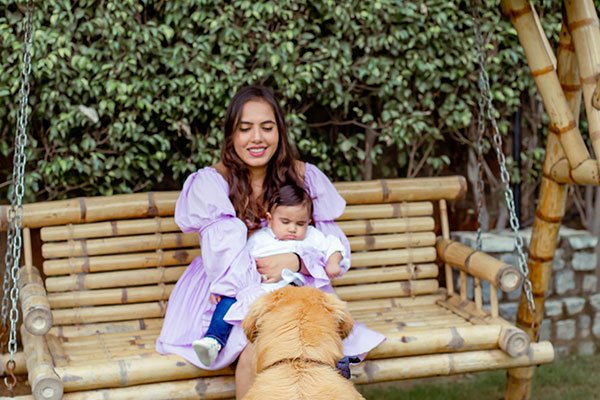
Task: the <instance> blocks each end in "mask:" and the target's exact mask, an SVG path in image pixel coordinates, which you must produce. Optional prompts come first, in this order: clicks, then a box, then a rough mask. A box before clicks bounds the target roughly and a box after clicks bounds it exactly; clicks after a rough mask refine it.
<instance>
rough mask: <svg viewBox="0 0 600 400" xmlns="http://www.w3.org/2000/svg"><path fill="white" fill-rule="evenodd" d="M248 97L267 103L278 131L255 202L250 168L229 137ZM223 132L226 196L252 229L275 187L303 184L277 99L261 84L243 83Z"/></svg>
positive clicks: (234, 98)
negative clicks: (261, 187)
mask: <svg viewBox="0 0 600 400" xmlns="http://www.w3.org/2000/svg"><path fill="white" fill-rule="evenodd" d="M250 100H259V101H264V102H265V103H267V104H269V105H270V106H271V108H272V109H273V113H274V114H275V123H276V124H277V131H278V132H279V143H278V145H277V150H275V153H274V154H273V157H271V159H270V160H269V163H268V165H267V174H266V176H265V181H264V183H263V194H262V196H261V198H260V199H259V201H258V204H257V202H255V201H254V200H252V199H253V197H252V186H251V185H250V171H249V170H248V167H247V166H246V164H245V163H244V162H243V161H242V160H241V159H240V157H239V156H238V155H237V153H236V152H235V148H234V145H233V136H234V134H235V132H236V130H237V128H238V126H239V124H240V119H241V117H242V111H243V109H244V104H246V102H248V101H250ZM224 131H225V138H224V140H223V147H222V150H221V162H222V163H223V165H224V166H225V167H226V168H227V183H229V199H230V200H231V202H232V203H233V207H234V208H235V212H236V214H237V216H238V217H239V218H240V219H241V220H242V221H244V222H245V223H246V225H248V227H249V228H251V229H254V228H257V227H258V225H259V223H260V220H261V218H264V217H265V213H266V210H265V209H266V207H267V204H268V200H269V199H270V198H272V197H273V195H274V194H275V192H276V191H277V190H278V189H279V187H281V186H283V185H285V184H290V183H292V184H296V185H298V186H300V187H304V182H303V179H302V177H301V176H300V173H299V171H297V169H296V160H297V155H296V151H295V149H294V148H293V147H292V145H291V144H290V142H289V141H288V137H287V127H286V124H285V119H284V117H283V111H282V110H281V107H280V106H279V103H278V102H277V99H275V96H273V93H271V91H270V90H269V89H267V88H265V87H263V86H258V85H254V86H246V87H244V88H242V89H240V91H238V92H237V93H236V94H235V96H233V99H231V103H230V104H229V107H228V108H227V112H226V114H225V124H224Z"/></svg>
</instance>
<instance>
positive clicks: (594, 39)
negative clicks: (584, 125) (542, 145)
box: [565, 0, 600, 169]
mask: <svg viewBox="0 0 600 400" xmlns="http://www.w3.org/2000/svg"><path fill="white" fill-rule="evenodd" d="M565 9H566V12H567V20H568V24H569V32H570V33H571V36H572V38H573V45H574V46H575V54H576V55H577V62H578V65H579V73H580V75H581V84H582V85H583V98H584V101H585V110H586V115H587V121H588V126H589V129H588V130H589V132H590V139H591V142H592V147H593V148H594V153H596V158H597V159H598V160H599V161H600V110H598V109H596V108H594V106H593V105H592V99H593V96H594V91H595V90H596V85H597V82H598V81H599V79H600V29H599V28H598V15H597V13H596V7H595V6H594V1H593V0H577V1H573V0H567V1H565ZM598 169H600V164H599V165H598Z"/></svg>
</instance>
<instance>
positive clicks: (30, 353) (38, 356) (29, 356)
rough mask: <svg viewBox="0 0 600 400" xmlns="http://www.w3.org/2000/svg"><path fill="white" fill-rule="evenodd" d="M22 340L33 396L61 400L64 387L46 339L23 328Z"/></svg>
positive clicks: (48, 399)
mask: <svg viewBox="0 0 600 400" xmlns="http://www.w3.org/2000/svg"><path fill="white" fill-rule="evenodd" d="M21 338H22V340H23V350H24V353H25V357H26V364H27V371H28V380H29V384H30V385H31V392H32V393H33V396H34V397H35V398H36V399H38V400H39V399H44V400H59V399H61V398H62V394H63V388H64V386H63V382H62V380H61V379H60V377H59V376H58V375H57V374H56V372H55V370H54V363H53V361H52V356H51V355H50V352H49V350H48V346H47V345H46V339H44V337H43V336H35V335H32V334H30V333H29V331H27V329H26V328H25V327H24V326H21Z"/></svg>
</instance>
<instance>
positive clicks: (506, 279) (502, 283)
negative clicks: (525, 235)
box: [437, 238, 523, 292]
mask: <svg viewBox="0 0 600 400" xmlns="http://www.w3.org/2000/svg"><path fill="white" fill-rule="evenodd" d="M437 250H438V255H439V257H440V258H441V260H442V261H444V262H447V263H449V264H451V265H455V266H456V267H458V268H459V269H460V270H461V271H464V272H466V273H468V274H470V275H473V276H474V277H477V278H480V279H483V280H486V281H488V282H491V283H492V284H494V285H496V286H498V287H499V288H500V289H502V290H503V291H505V292H511V291H513V290H515V289H516V288H517V287H519V285H520V284H521V282H522V281H523V277H522V276H521V273H520V272H519V270H518V269H517V268H516V267H514V266H512V265H508V264H504V263H503V262H502V261H500V260H497V259H495V258H494V257H492V256H490V255H488V254H486V253H482V252H480V251H476V250H474V249H472V248H470V247H468V246H465V245H464V244H462V243H458V242H455V241H453V240H444V239H443V238H440V239H438V242H437Z"/></svg>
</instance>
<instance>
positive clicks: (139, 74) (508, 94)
mask: <svg viewBox="0 0 600 400" xmlns="http://www.w3.org/2000/svg"><path fill="white" fill-rule="evenodd" d="M36 3H37V4H36V7H37V8H36V10H35V18H34V26H35V32H34V38H33V41H34V55H33V60H34V65H33V69H32V73H33V76H32V81H33V83H32V92H31V97H30V98H31V102H30V104H31V112H32V114H31V120H30V121H31V123H30V125H31V129H30V132H29V133H30V145H29V148H28V153H29V164H28V175H27V183H28V189H29V193H30V194H31V195H32V197H33V196H35V197H37V198H38V199H44V198H60V197H66V196H74V195H78V194H87V195H93V194H112V193H126V192H132V191H140V190H149V189H151V188H153V189H161V188H177V187H179V186H180V183H181V180H182V179H183V177H184V176H185V175H187V174H188V173H189V172H192V171H194V170H196V169H198V168H200V167H202V166H205V165H210V164H212V163H214V162H215V161H216V160H217V159H218V157H219V146H220V141H221V138H222V131H221V123H222V118H223V116H224V112H225V109H226V107H227V104H228V102H229V100H230V99H231V96H232V95H233V94H234V93H235V92H236V91H237V89H239V88H240V87H241V86H242V85H246V84H251V83H260V84H264V85H267V86H269V87H272V88H273V89H274V91H275V93H276V94H277V96H278V97H279V98H280V100H281V102H282V104H283V106H284V109H285V110H286V114H287V120H288V123H289V125H290V133H291V136H292V138H293V140H294V142H295V143H296V145H297V147H298V149H299V151H300V153H301V155H302V158H303V159H305V160H307V161H311V162H314V163H316V164H317V165H318V166H319V167H321V168H322V169H324V170H325V171H326V172H327V173H328V174H329V175H330V176H331V177H332V178H333V179H358V178H361V177H363V178H364V177H366V178H370V177H392V176H404V175H411V176H412V175H417V174H418V175H431V174H436V173H440V172H443V171H444V170H452V171H456V172H464V165H462V164H463V163H464V162H465V157H464V154H460V152H457V151H456V150H457V149H460V148H461V147H460V146H465V145H468V143H460V142H454V139H457V138H461V137H462V138H468V134H466V133H467V132H468V131H469V129H470V128H471V127H472V126H473V124H474V121H475V119H476V118H474V115H475V114H476V109H477V98H478V88H477V71H476V63H475V61H476V52H475V45H474V33H473V20H472V17H471V6H472V2H471V1H468V0H457V1H446V0H422V1H401V0H396V1H394V0H368V1H360V2H359V1H350V0H342V1H334V0H321V1H316V2H313V1H306V0H293V1H292V0H282V1H278V2H270V1H250V0H233V1H230V2H221V1H214V0H202V1H191V0H181V1H160V2H158V1H149V0H141V1H134V0H118V1H116V0H105V1H94V0H79V1H71V0H56V1H53V2H36ZM484 3H485V4H484V9H483V10H482V14H483V19H482V21H483V31H484V35H485V38H486V41H487V47H486V51H487V52H488V67H489V74H490V77H491V79H492V82H491V85H492V91H493V96H494V98H495V100H496V103H497V104H496V105H497V107H498V109H499V111H500V114H499V117H500V118H501V121H500V122H501V126H502V129H503V130H504V131H507V129H508V126H509V123H510V119H511V114H512V112H513V111H514V110H515V109H516V107H517V106H518V104H519V103H520V102H521V100H522V99H523V98H527V99H529V98H532V97H533V96H535V94H534V93H535V88H534V85H533V82H532V80H531V78H530V75H529V71H528V69H527V67H526V66H525V62H524V59H523V55H522V50H521V48H520V46H519V44H518V40H517V37H516V33H515V30H514V29H513V27H512V26H511V24H510V22H509V21H508V20H506V19H505V18H504V17H502V15H501V13H500V9H499V6H498V5H497V4H496V3H497V2H496V1H491V0H486V1H484ZM538 3H539V4H537V5H536V7H537V8H538V11H539V12H540V14H541V16H542V23H543V25H544V28H545V29H546V32H547V34H548V35H550V36H551V37H554V38H555V37H556V36H557V32H558V30H559V28H560V26H559V20H560V10H559V7H560V6H559V4H557V3H558V2H551V1H543V2H538ZM23 11H24V8H22V7H21V5H19V4H18V3H17V2H16V1H14V0H2V2H1V4H0V43H2V45H1V48H0V153H1V156H2V157H4V161H3V162H2V163H1V164H0V167H2V168H3V171H4V172H6V173H7V176H8V172H9V169H10V168H11V165H10V158H11V155H10V154H11V151H12V149H11V146H12V141H13V135H14V129H15V128H14V121H16V112H17V93H18V89H19V71H20V58H21V51H22V43H21V42H22V28H21V20H22V17H23ZM536 123H537V122H536ZM0 184H1V182H0ZM4 187H6V185H4Z"/></svg>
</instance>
